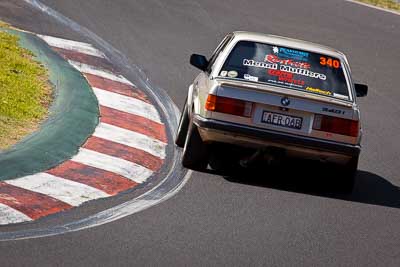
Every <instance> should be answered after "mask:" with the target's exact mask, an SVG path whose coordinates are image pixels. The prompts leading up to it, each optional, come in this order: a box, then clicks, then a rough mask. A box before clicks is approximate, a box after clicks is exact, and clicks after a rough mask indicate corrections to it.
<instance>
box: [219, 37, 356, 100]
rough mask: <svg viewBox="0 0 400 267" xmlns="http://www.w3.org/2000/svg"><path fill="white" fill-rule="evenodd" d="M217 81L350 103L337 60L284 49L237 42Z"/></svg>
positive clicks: (316, 54)
mask: <svg viewBox="0 0 400 267" xmlns="http://www.w3.org/2000/svg"><path fill="white" fill-rule="evenodd" d="M219 77H225V78H231V79H244V80H248V81H252V82H261V83H267V84H271V85H275V86H281V87H285V88H290V89H295V90H301V91H306V92H310V93H314V94H318V95H325V96H331V97H336V98H341V99H349V90H348V88H347V84H346V78H345V76H344V73H343V69H342V63H341V61H340V60H339V59H337V58H334V57H331V56H326V55H322V54H318V53H313V52H308V51H302V50H299V49H292V48H288V47H283V46H277V45H270V44H264V43H255V42H250V41H240V42H238V43H237V44H236V46H235V47H234V49H233V50H232V52H231V53H230V55H229V56H228V58H227V60H226V61H225V63H224V65H223V67H222V68H221V70H220V72H219Z"/></svg>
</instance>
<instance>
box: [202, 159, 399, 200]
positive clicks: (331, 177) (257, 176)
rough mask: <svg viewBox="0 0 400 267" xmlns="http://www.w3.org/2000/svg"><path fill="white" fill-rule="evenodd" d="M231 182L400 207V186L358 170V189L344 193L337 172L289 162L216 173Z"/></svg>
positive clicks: (319, 166) (313, 165)
mask: <svg viewBox="0 0 400 267" xmlns="http://www.w3.org/2000/svg"><path fill="white" fill-rule="evenodd" d="M207 172H209V173H213V174H216V175H220V176H222V177H224V179H226V180H227V181H229V182H234V183H240V184H246V185H252V186H260V187H267V188H273V189H277V190H285V191H291V192H297V193H303V194H310V195H316V196H322V197H329V198H335V199H342V200H347V201H354V202H359V203H365V204H372V205H379V206H385V207H391V208H400V187H398V186H396V185H394V184H392V183H390V182H389V181H388V180H386V179H385V178H383V177H381V176H379V175H376V174H373V173H371V172H367V171H362V170H358V172H357V176H356V182H355V187H354V190H353V192H352V193H351V194H349V193H342V192H341V190H340V188H338V184H337V183H335V174H334V172H331V171H329V169H327V168H326V166H324V165H322V164H312V163H309V162H300V163H293V162H290V163H286V164H280V165H277V166H274V167H271V166H261V167H260V166H258V167H257V168H253V169H245V170H241V171H237V170H235V172H234V173H232V172H231V171H224V170H222V171H221V170H219V171H214V170H207Z"/></svg>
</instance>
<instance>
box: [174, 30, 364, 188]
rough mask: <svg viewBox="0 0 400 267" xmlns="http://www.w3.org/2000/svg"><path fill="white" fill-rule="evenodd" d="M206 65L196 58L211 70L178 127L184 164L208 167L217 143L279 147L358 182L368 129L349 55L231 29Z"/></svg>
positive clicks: (193, 94)
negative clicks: (211, 147) (339, 168)
mask: <svg viewBox="0 0 400 267" xmlns="http://www.w3.org/2000/svg"><path fill="white" fill-rule="evenodd" d="M202 64H203V63H202ZM202 64H200V65H198V64H197V65H196V64H194V65H195V66H197V67H200V69H202V70H204V71H203V72H202V73H201V74H200V75H199V76H198V77H197V78H196V79H195V81H194V83H193V85H192V86H191V88H190V90H189V96H188V100H187V104H186V106H185V108H184V112H183V115H182V118H181V123H180V126H179V130H178V138H177V144H178V145H179V143H180V144H182V145H183V142H182V140H185V138H186V141H185V144H184V153H183V154H184V155H183V161H182V163H183V165H184V166H186V167H189V168H194V167H195V166H200V165H201V166H203V167H204V166H205V165H206V161H207V157H208V153H207V148H206V147H207V146H208V145H209V144H215V143H225V144H231V145H235V146H241V147H246V148H253V149H254V150H255V151H265V150H267V149H268V148H273V149H272V150H276V149H278V150H279V151H283V152H284V154H285V155H286V156H289V157H299V158H306V159H315V160H319V161H324V162H331V163H335V164H338V165H340V166H342V167H343V169H344V176H345V177H346V178H345V179H346V181H348V183H349V185H350V187H352V185H353V182H354V174H355V172H356V170H357V163H358V156H359V153H360V140H361V127H360V114H359V110H358V107H357V104H356V102H355V99H356V97H355V90H354V85H353V82H352V79H351V76H350V70H349V67H348V64H347V60H346V58H345V56H344V55H343V54H342V53H340V52H337V51H335V50H333V49H330V48H327V47H322V46H319V45H316V44H311V43H307V42H303V41H298V40H293V39H288V38H284V37H277V36H268V35H261V34H252V33H243V32H241V33H234V34H232V35H228V36H227V37H226V38H225V39H224V40H223V42H222V43H221V44H220V45H219V47H218V48H217V50H216V51H215V52H214V54H213V56H212V57H211V59H210V61H209V62H207V64H208V65H207V67H204V68H202ZM185 118H187V119H186V123H187V125H188V129H187V133H185V134H186V137H185V138H182V136H183V135H182V132H183V130H182V129H184V127H183V126H182V125H185ZM193 144H194V145H193ZM270 151H271V150H270ZM257 153H258V152H257ZM199 162H201V163H202V164H200V165H199Z"/></svg>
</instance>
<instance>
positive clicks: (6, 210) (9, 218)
mask: <svg viewBox="0 0 400 267" xmlns="http://www.w3.org/2000/svg"><path fill="white" fill-rule="evenodd" d="M26 221H32V219H31V218H30V217H28V216H26V215H25V214H23V213H22V212H20V211H18V210H16V209H13V208H11V207H9V206H7V205H4V204H2V203H0V225H4V224H10V223H21V222H26Z"/></svg>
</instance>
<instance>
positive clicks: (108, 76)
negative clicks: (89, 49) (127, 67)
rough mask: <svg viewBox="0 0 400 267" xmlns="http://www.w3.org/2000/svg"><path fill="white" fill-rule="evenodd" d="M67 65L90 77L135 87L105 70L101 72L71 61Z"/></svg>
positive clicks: (99, 69) (93, 67)
mask: <svg viewBox="0 0 400 267" xmlns="http://www.w3.org/2000/svg"><path fill="white" fill-rule="evenodd" d="M68 62H69V64H71V65H72V66H74V67H75V68H76V69H77V70H79V71H80V72H83V73H84V74H92V75H96V76H99V77H102V78H106V79H109V80H112V81H116V82H120V83H124V84H128V85H131V86H135V85H134V84H133V83H131V82H130V81H128V80H127V79H126V78H125V77H123V76H121V75H117V74H114V73H111V72H108V71H106V70H103V69H101V68H97V67H95V66H91V65H88V64H84V63H80V62H76V61H73V60H68Z"/></svg>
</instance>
